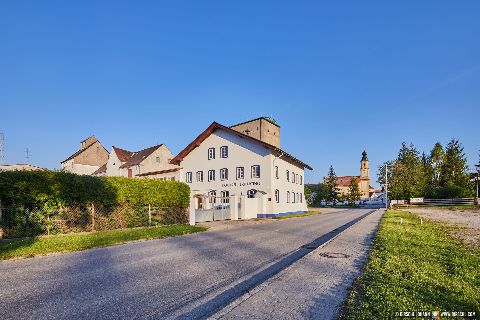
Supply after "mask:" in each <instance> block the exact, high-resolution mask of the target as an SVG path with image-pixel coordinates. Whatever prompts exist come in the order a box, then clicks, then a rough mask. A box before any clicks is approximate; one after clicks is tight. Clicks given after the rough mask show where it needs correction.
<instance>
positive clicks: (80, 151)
mask: <svg viewBox="0 0 480 320" xmlns="http://www.w3.org/2000/svg"><path fill="white" fill-rule="evenodd" d="M97 142H98V143H100V141H98V140H96V141H94V142H93V143H91V144H89V145H88V146H87V147H85V148H84V149H80V150H78V151H77V152H75V153H74V154H72V155H71V156H70V157H68V158H67V159H65V160H63V161H62V162H60V163H64V162H67V161H68V160H71V159H73V158H75V157H76V156H78V155H80V154H81V153H83V152H85V151H86V150H88V148H90V147H91V146H93V145H94V144H95V143H97ZM100 145H101V146H102V148H103V149H105V147H104V146H103V145H102V144H101V143H100ZM105 151H107V153H108V150H107V149H105Z"/></svg>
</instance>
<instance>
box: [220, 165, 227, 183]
mask: <svg viewBox="0 0 480 320" xmlns="http://www.w3.org/2000/svg"><path fill="white" fill-rule="evenodd" d="M220 180H228V169H227V168H223V169H220Z"/></svg>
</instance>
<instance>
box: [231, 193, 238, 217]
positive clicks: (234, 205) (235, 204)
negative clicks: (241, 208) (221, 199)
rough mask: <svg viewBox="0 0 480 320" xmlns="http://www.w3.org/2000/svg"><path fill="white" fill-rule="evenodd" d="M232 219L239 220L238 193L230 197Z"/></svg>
mask: <svg viewBox="0 0 480 320" xmlns="http://www.w3.org/2000/svg"><path fill="white" fill-rule="evenodd" d="M230 219H231V220H238V197H237V196H236V195H232V196H231V197H230Z"/></svg>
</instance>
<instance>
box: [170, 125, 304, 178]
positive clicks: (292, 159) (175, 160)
mask: <svg viewBox="0 0 480 320" xmlns="http://www.w3.org/2000/svg"><path fill="white" fill-rule="evenodd" d="M217 129H221V130H225V131H227V132H230V133H232V134H234V135H236V136H239V137H240V138H243V139H247V140H249V141H252V142H255V143H258V144H261V145H262V146H263V147H265V148H267V149H270V150H272V151H273V152H275V153H276V154H279V155H282V156H284V157H285V158H286V159H288V160H289V161H290V162H292V163H294V164H296V165H298V166H300V167H303V168H306V169H309V170H313V169H312V167H310V166H309V165H308V164H306V163H305V162H303V161H301V160H300V159H297V158H295V157H294V156H292V155H291V154H289V153H287V152H285V151H284V150H282V149H280V148H278V147H275V146H273V145H271V144H269V143H266V142H264V141H261V140H258V139H255V138H253V137H250V136H248V135H246V134H243V133H241V132H238V131H236V130H234V129H231V128H229V127H226V126H224V125H221V124H219V123H217V122H213V123H212V124H211V125H209V126H208V128H207V129H205V131H203V132H202V133H201V134H200V135H199V136H198V137H197V138H196V139H195V140H193V141H192V142H191V143H190V144H189V145H188V146H187V147H186V148H185V149H183V150H182V151H180V153H179V154H178V155H177V156H176V157H175V158H173V159H172V161H170V163H172V164H177V165H179V164H180V161H182V160H183V159H184V158H185V157H186V156H187V155H188V154H189V153H190V152H192V151H193V149H195V148H196V147H198V146H199V145H200V144H201V143H202V142H203V141H205V139H207V138H208V137H209V136H210V135H211V134H212V133H213V132H215V130H217Z"/></svg>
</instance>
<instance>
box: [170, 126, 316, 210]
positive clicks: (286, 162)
mask: <svg viewBox="0 0 480 320" xmlns="http://www.w3.org/2000/svg"><path fill="white" fill-rule="evenodd" d="M261 119H263V118H261ZM261 121H262V120H259V119H255V120H253V121H252V122H253V123H254V124H253V126H255V125H256V124H258V125H260V123H261ZM250 126H252V124H249V123H248V122H246V123H243V124H241V125H236V126H233V127H226V126H223V125H221V124H218V123H216V122H214V123H212V124H211V125H210V126H209V127H208V128H207V129H206V130H205V131H204V132H202V133H201V134H200V135H199V136H198V137H197V138H196V139H195V140H194V141H193V142H192V143H190V144H189V145H188V146H187V147H186V148H185V149H184V150H182V151H181V152H180V153H179V154H178V155H177V156H176V157H175V158H174V159H173V160H172V163H173V164H175V165H178V166H179V167H180V168H181V169H179V171H178V175H179V178H180V181H183V182H186V183H187V184H189V186H190V189H191V192H192V193H193V194H194V195H195V196H196V199H197V203H196V207H198V208H202V207H203V208H205V207H212V206H215V205H217V204H219V203H220V204H224V203H225V202H226V201H229V198H230V197H231V196H233V195H235V196H237V197H238V198H239V199H241V198H248V199H252V198H255V199H257V201H256V202H255V206H254V207H253V208H252V210H253V211H255V213H256V217H274V216H278V215H287V214H292V213H299V212H305V211H306V210H307V204H306V202H305V196H304V185H303V183H304V170H305V168H307V169H309V170H312V168H311V167H310V166H309V165H307V164H306V163H304V162H302V161H301V160H299V159H297V158H295V157H293V156H292V155H290V154H288V153H287V152H285V151H283V150H281V149H280V148H279V147H277V146H275V145H272V144H270V143H269V142H270V141H271V140H270V139H271V136H268V135H262V136H260V134H258V138H262V139H263V140H261V139H258V138H256V137H254V136H253V135H252V134H246V133H245V130H246V129H245V128H249V127H250ZM276 128H278V135H277V134H275V135H274V136H278V137H279V136H280V135H279V133H280V132H279V126H276ZM237 130H238V131H237ZM259 130H260V128H259ZM267 130H268V129H267ZM267 132H268V131H267ZM267 141H268V142H267ZM277 144H278V145H279V140H278V143H277ZM229 205H233V204H229ZM235 205H236V204H235Z"/></svg>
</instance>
